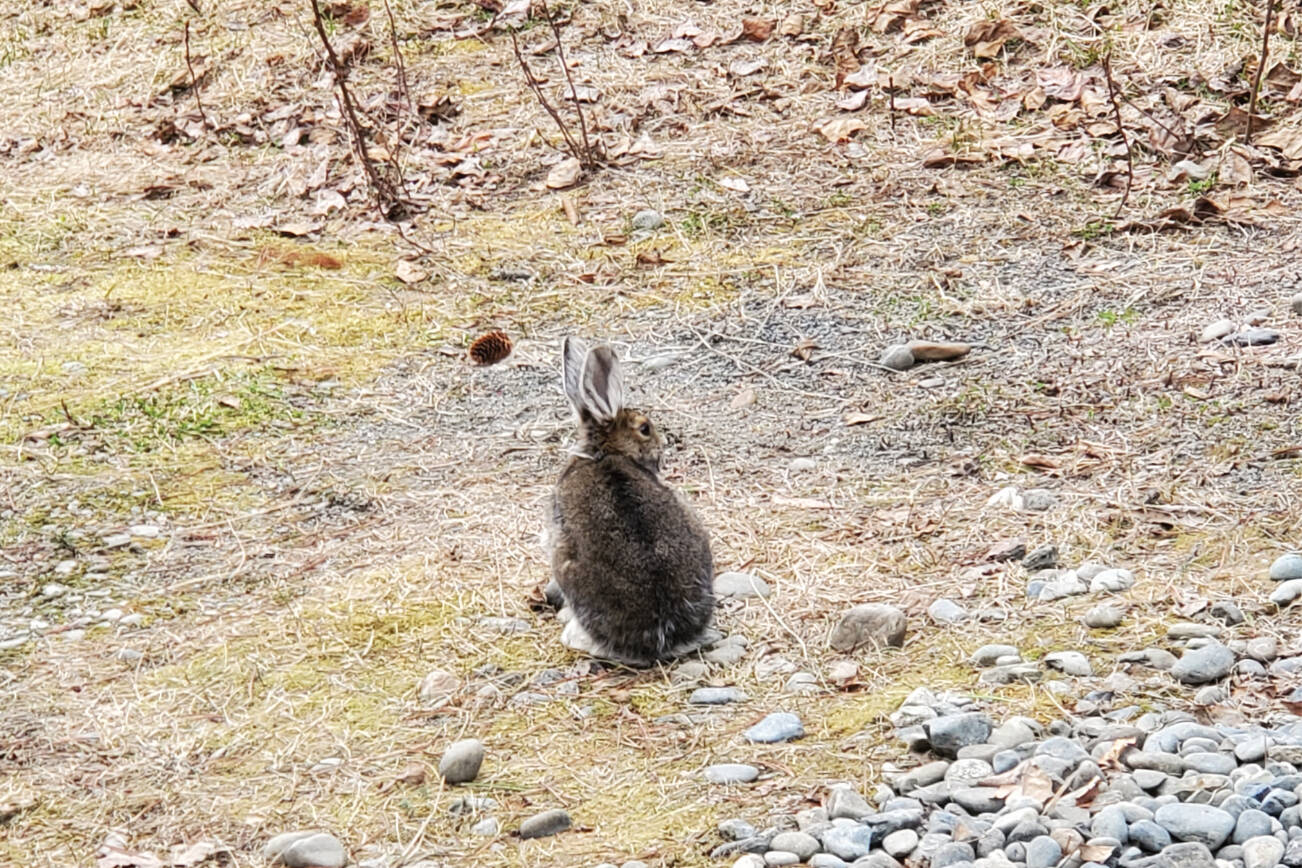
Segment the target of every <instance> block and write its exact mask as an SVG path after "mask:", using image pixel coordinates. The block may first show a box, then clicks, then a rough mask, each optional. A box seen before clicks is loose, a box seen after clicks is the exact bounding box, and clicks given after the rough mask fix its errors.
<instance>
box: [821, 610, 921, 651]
mask: <svg viewBox="0 0 1302 868" xmlns="http://www.w3.org/2000/svg"><path fill="white" fill-rule="evenodd" d="M906 627H907V619H906V618H905V616H904V613H903V612H902V611H900V610H899V609H897V608H896V607H895V606H888V605H886V604H884V603H865V604H864V605H861V606H855V607H854V608H852V609H850V610H849V611H847V612H846V613H845V614H844V615H842V616H841V621H840V623H838V624H837V625H836V629H834V630H833V631H832V636H831V638H830V639H829V640H828V644H829V645H831V646H832V648H833V649H834V650H836V651H852V650H854V649H855V648H859V647H861V646H865V645H876V646H882V647H891V648H899V647H900V646H902V645H903V644H904V635H905V631H906Z"/></svg>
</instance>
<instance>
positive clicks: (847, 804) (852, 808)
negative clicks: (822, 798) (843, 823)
mask: <svg viewBox="0 0 1302 868" xmlns="http://www.w3.org/2000/svg"><path fill="white" fill-rule="evenodd" d="M872 813H874V812H873V808H872V805H870V804H868V800H867V799H865V798H864V797H863V796H861V795H859V793H857V792H856V791H855V790H854V788H853V787H848V786H844V785H843V786H836V787H832V789H831V791H829V792H828V794H827V817H828V819H829V820H838V819H841V818H843V817H844V818H846V819H849V820H861V819H863V818H864V817H866V816H868V815H869V814H872Z"/></svg>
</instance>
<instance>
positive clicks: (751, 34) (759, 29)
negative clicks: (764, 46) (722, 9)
mask: <svg viewBox="0 0 1302 868" xmlns="http://www.w3.org/2000/svg"><path fill="white" fill-rule="evenodd" d="M776 25H777V20H776V19H774V18H743V19H741V35H742V36H743V37H745V38H746V39H749V40H750V41H752V42H763V41H764V40H766V39H768V38H769V37H770V36H772V35H773V28H774V27H775V26H776Z"/></svg>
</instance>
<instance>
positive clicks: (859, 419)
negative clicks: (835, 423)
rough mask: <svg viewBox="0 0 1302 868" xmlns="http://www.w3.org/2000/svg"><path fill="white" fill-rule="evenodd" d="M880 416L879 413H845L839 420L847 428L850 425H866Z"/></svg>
mask: <svg viewBox="0 0 1302 868" xmlns="http://www.w3.org/2000/svg"><path fill="white" fill-rule="evenodd" d="M880 418H882V416H881V414H880V413H846V414H845V416H844V417H843V418H842V419H841V422H842V424H844V425H845V426H846V427H847V428H848V427H850V426H852V425H867V424H868V423H870V422H876V421H877V420H878V419H880Z"/></svg>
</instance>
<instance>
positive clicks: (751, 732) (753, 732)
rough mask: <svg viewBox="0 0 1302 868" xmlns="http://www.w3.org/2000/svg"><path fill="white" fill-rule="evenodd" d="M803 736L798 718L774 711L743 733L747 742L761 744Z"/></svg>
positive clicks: (787, 713)
mask: <svg viewBox="0 0 1302 868" xmlns="http://www.w3.org/2000/svg"><path fill="white" fill-rule="evenodd" d="M804 734H805V727H804V726H803V725H802V724H801V723H800V718H799V717H796V716H795V715H794V714H792V713H790V712H787V711H775V712H773V713H772V714H770V715H768V716H767V717H765V718H764V719H763V720H761V721H760V722H759V723H757V724H755V725H754V726H752V727H751V728H750V729H748V730H746V732H745V733H743V735H744V736H745V737H746V740H747V741H753V742H759V743H761V744H774V743H776V742H780V741H791V740H792V739H796V738H801V737H803V736H804Z"/></svg>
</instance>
